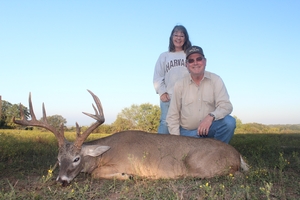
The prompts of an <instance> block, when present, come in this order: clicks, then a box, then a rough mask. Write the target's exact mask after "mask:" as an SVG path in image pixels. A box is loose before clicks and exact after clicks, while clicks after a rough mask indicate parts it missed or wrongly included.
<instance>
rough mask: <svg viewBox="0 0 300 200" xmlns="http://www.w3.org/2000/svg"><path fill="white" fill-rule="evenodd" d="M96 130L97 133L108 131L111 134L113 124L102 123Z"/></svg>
mask: <svg viewBox="0 0 300 200" xmlns="http://www.w3.org/2000/svg"><path fill="white" fill-rule="evenodd" d="M94 132H95V133H107V134H110V133H112V126H111V125H108V124H102V125H101V126H99V127H98V128H97V129H96V130H95V131H94Z"/></svg>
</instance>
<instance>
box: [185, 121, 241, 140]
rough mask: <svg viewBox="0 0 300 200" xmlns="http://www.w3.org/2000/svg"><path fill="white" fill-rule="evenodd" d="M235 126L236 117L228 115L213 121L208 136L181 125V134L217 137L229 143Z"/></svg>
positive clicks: (197, 136)
mask: <svg viewBox="0 0 300 200" xmlns="http://www.w3.org/2000/svg"><path fill="white" fill-rule="evenodd" d="M235 126H236V122H235V118H233V117H232V116H230V115H226V116H225V117H224V118H223V119H220V120H216V121H213V123H212V124H211V126H210V128H209V132H208V135H207V136H200V135H198V133H197V129H195V130H187V129H184V128H182V127H180V135H183V136H190V137H196V138H215V139H217V140H221V141H222V142H225V143H227V144H228V143H229V141H230V140H231V138H232V136H233V134H234V129H235Z"/></svg>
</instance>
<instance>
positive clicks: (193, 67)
mask: <svg viewBox="0 0 300 200" xmlns="http://www.w3.org/2000/svg"><path fill="white" fill-rule="evenodd" d="M186 63H187V68H188V70H189V72H190V73H191V75H192V76H193V75H195V76H199V75H203V74H204V71H205V66H206V59H205V58H204V57H203V56H202V55H201V54H199V53H193V54H192V55H190V56H189V57H188V58H187V59H186Z"/></svg>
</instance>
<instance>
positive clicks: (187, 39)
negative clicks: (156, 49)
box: [169, 25, 192, 52]
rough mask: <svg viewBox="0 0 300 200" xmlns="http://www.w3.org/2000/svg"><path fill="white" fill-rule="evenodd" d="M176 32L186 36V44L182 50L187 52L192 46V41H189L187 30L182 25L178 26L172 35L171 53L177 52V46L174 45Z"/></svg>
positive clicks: (170, 42) (170, 41) (170, 40)
mask: <svg viewBox="0 0 300 200" xmlns="http://www.w3.org/2000/svg"><path fill="white" fill-rule="evenodd" d="M175 31H181V32H182V33H183V34H184V39H185V41H184V44H183V46H182V50H183V51H184V52H185V51H186V50H187V49H188V48H189V47H191V46H192V44H191V42H190V39H189V34H188V32H187V30H186V28H185V27H184V26H182V25H176V26H175V27H174V28H173V30H172V32H171V35H170V39H169V51H170V52H175V45H174V43H173V34H174V32H175Z"/></svg>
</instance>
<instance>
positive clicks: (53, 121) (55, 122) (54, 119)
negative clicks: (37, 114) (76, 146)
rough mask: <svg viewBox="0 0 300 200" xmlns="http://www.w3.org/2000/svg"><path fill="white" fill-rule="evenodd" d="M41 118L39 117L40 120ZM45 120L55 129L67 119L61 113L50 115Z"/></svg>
mask: <svg viewBox="0 0 300 200" xmlns="http://www.w3.org/2000/svg"><path fill="white" fill-rule="evenodd" d="M41 120H42V118H41V119H40V121H41ZM47 121H48V123H49V124H50V125H51V126H54V127H55V128H56V129H57V130H59V129H60V127H61V125H62V124H63V125H65V124H66V123H67V120H66V119H65V118H63V117H62V116H61V115H52V116H48V117H47Z"/></svg>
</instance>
